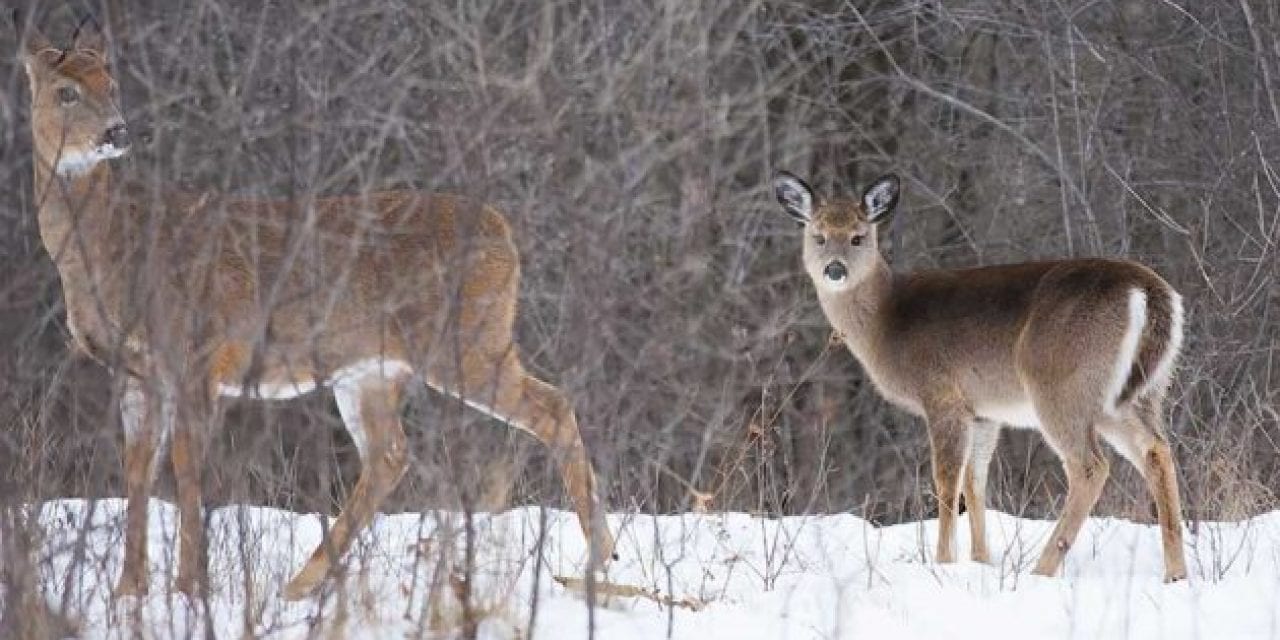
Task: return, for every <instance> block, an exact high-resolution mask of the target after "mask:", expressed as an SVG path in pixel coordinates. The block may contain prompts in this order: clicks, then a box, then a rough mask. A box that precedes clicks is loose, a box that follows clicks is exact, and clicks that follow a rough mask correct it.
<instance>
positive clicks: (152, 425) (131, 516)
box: [115, 377, 173, 598]
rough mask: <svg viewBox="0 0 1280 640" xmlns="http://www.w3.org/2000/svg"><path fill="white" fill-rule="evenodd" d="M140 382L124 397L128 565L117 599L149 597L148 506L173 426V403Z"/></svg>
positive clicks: (130, 383)
mask: <svg viewBox="0 0 1280 640" xmlns="http://www.w3.org/2000/svg"><path fill="white" fill-rule="evenodd" d="M158 391H159V390H157V389H152V390H150V391H148V390H146V389H145V387H144V383H143V382H142V381H140V380H138V379H137V378H132V377H130V378H128V379H126V380H125V388H124V393H123V395H122V396H121V397H120V418H121V420H120V421H121V423H122V426H123V427H124V477H125V491H126V496H127V503H126V507H125V534H124V564H123V567H122V568H121V570H120V580H119V582H117V583H116V589H115V597H117V598H120V597H125V596H137V595H144V594H146V593H147V505H148V502H149V498H150V495H151V483H152V481H153V480H154V479H155V474H156V457H157V454H158V453H159V451H160V449H161V448H163V447H164V441H165V438H166V437H167V436H168V433H169V429H171V428H172V426H173V402H172V399H169V398H166V397H164V395H163V394H162V393H159V392H158Z"/></svg>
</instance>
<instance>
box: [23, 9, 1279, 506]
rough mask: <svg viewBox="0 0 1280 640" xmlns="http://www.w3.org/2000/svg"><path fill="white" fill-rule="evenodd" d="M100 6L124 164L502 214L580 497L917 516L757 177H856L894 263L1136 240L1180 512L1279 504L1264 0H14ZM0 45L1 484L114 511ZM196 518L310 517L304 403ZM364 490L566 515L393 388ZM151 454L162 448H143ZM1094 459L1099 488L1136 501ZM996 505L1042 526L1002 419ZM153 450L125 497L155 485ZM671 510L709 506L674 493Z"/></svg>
mask: <svg viewBox="0 0 1280 640" xmlns="http://www.w3.org/2000/svg"><path fill="white" fill-rule="evenodd" d="M22 6H23V8H24V9H25V10H26V11H27V13H28V14H29V15H30V14H34V16H35V17H34V23H35V24H37V25H39V26H40V27H41V29H42V30H43V31H44V32H45V33H46V34H47V35H49V36H50V37H51V38H53V39H54V40H55V42H61V43H66V42H67V41H68V39H69V37H70V33H71V31H72V30H73V28H74V26H75V24H76V23H77V22H78V20H79V18H80V17H81V16H82V15H85V14H88V13H92V14H93V15H95V16H97V17H98V19H99V20H100V21H101V22H103V24H104V25H105V26H106V27H107V28H108V30H109V32H110V35H111V38H112V41H113V52H112V53H113V57H114V59H113V64H114V69H115V75H116V78H117V79H118V80H119V82H120V85H121V92H122V101H123V105H122V106H123V107H124V110H125V114H126V118H127V119H128V121H129V124H130V127H131V130H132V132H133V133H134V135H135V139H139V142H137V143H136V144H135V147H134V149H133V150H132V152H131V153H130V154H129V155H128V156H127V157H126V158H124V159H122V160H119V161H116V165H117V166H118V168H119V171H120V172H122V173H123V174H125V175H129V176H132V177H135V178H142V179H145V180H151V181H155V182H156V183H157V184H161V183H162V184H164V185H170V186H171V188H173V189H185V190H192V191H202V190H218V191H223V192H231V193H236V194H242V195H255V196H271V197H298V196H300V195H306V194H341V193H352V192H356V191H359V190H362V189H364V190H367V189H371V188H383V187H400V186H413V187H419V188H424V189H431V190H446V191H452V192H460V193H465V194H469V195H473V196H476V197H479V198H482V199H484V200H487V201H489V202H492V203H494V204H496V205H498V206H499V208H501V209H502V210H503V211H504V212H505V213H506V214H507V215H508V217H509V218H510V220H511V222H512V224H513V226H514V228H515V229H516V241H517V244H518V245H519V247H520V249H521V251H522V260H523V268H524V277H523V281H522V286H521V289H520V304H521V313H520V317H519V320H518V336H519V344H520V345H521V348H522V350H523V353H524V354H525V356H526V359H527V362H529V363H530V366H531V367H532V368H533V369H534V370H535V371H536V372H537V373H538V374H539V375H540V376H541V377H544V378H546V379H548V380H551V381H553V382H555V383H556V384H558V385H560V386H561V387H562V388H563V389H565V390H566V391H567V392H568V393H569V394H570V396H571V397H572V398H573V401H574V404H575V405H576V408H577V413H578V417H579V422H580V423H581V425H582V429H583V433H584V437H585V438H586V440H587V445H588V448H589V450H590V452H591V454H592V457H593V458H594V460H595V461H596V463H597V465H598V467H597V468H598V471H599V473H600V475H601V479H602V481H603V486H604V487H605V488H606V490H607V500H608V503H609V505H610V509H611V510H614V511H627V510H638V511H642V512H672V511H681V510H688V509H690V508H692V507H694V506H697V503H699V502H705V501H706V500H707V499H708V498H709V499H710V502H709V504H708V507H709V508H710V509H714V510H747V511H754V512H760V513H764V514H794V513H829V512H841V511H852V512H855V513H858V514H860V515H864V516H867V517H869V518H872V519H873V520H877V521H881V522H894V521H900V520H903V519H912V518H919V517H923V516H928V515H931V514H932V513H933V512H934V507H933V502H932V500H931V499H930V498H929V495H930V489H929V486H930V484H929V480H928V478H929V473H928V460H929V456H928V448H927V439H926V436H925V432H924V429H923V428H922V425H920V424H919V423H918V421H917V420H916V419H914V418H911V417H909V416H907V415H906V414H904V413H903V412H901V411H898V410H895V409H892V408H890V407H889V406H888V405H887V404H886V403H885V402H883V401H882V400H880V399H879V398H878V397H877V395H876V394H875V393H874V390H872V389H871V388H870V386H869V385H868V384H867V383H866V381H865V379H864V378H863V376H862V374H861V372H860V369H859V367H858V366H857V364H856V362H855V361H854V360H853V358H852V356H850V355H849V354H848V353H847V351H845V350H844V349H843V348H841V347H834V348H833V347H828V336H829V334H830V329H829V327H828V326H827V324H826V322H825V320H824V319H823V317H822V315H821V311H820V310H819V308H818V305H817V303H816V298H815V296H814V293H813V291H812V288H811V285H810V284H809V282H808V281H807V279H806V277H805V276H804V274H803V272H802V271H801V268H800V259H799V252H800V240H799V237H798V234H797V230H796V228H795V225H794V224H793V223H791V222H790V221H789V220H788V219H787V218H786V217H785V216H784V215H782V214H781V213H780V211H779V210H778V208H777V206H776V205H775V203H774V201H773V198H772V195H771V193H770V192H769V187H768V185H769V178H770V176H771V175H772V174H773V172H774V171H775V170H778V169H783V168H785V169H789V170H791V171H794V172H797V173H800V174H802V175H806V176H809V177H811V178H812V181H811V182H813V183H814V184H815V186H816V187H817V188H818V189H819V190H820V191H821V192H823V193H827V194H831V193H845V194H849V193H856V192H858V191H859V190H860V189H861V187H862V186H864V185H865V184H866V183H867V182H868V181H869V180H870V179H872V178H874V177H875V176H877V175H879V174H881V173H884V172H889V171H894V172H897V173H898V174H900V175H901V176H902V178H903V181H904V200H903V203H902V206H901V207H900V209H899V212H898V215H897V217H896V219H895V222H894V224H893V226H892V229H891V230H883V231H882V234H881V237H882V242H884V243H885V244H886V245H887V244H892V246H893V248H892V264H893V267H894V268H895V269H896V270H912V269H919V268H929V267H940V266H944V267H945V266H970V265H984V264H997V263H1001V262H1008V261H1022V260H1032V259H1037V258H1051V257H1066V256H1112V257H1126V258H1132V259H1135V260H1139V261H1142V262H1145V263H1147V264H1149V265H1151V266H1152V267H1154V268H1155V269H1156V270H1157V271H1159V272H1160V273H1161V274H1162V275H1163V276H1164V277H1165V278H1166V279H1168V280H1169V281H1170V282H1171V283H1172V284H1173V285H1174V286H1175V287H1176V288H1177V289H1179V290H1180V291H1181V292H1182V294H1183V295H1184V296H1185V299H1186V303H1187V310H1188V316H1189V320H1188V325H1187V329H1188V331H1187V341H1186V343H1185V355H1184V357H1183V359H1182V361H1181V362H1182V365H1181V367H1180V371H1179V374H1178V376H1177V382H1176V384H1175V386H1174V389H1173V393H1172V401H1171V403H1170V407H1171V408H1170V416H1169V418H1170V424H1171V430H1172V440H1173V443H1174V446H1175V453H1176V455H1177V457H1178V459H1179V461H1180V463H1181V477H1180V478H1179V480H1180V484H1181V486H1182V489H1183V493H1184V497H1185V503H1186V510H1187V516H1188V518H1189V519H1190V520H1191V521H1192V523H1193V526H1194V521H1195V520H1198V519H1229V518H1237V517H1241V516H1244V515H1246V514H1252V513H1255V512H1257V511H1260V510H1263V509H1268V508H1275V507H1277V506H1280V502H1278V501H1277V493H1276V492H1277V488H1280V414H1278V413H1277V408H1276V406H1277V403H1276V400H1277V397H1278V396H1280V379H1278V378H1280V371H1277V364H1278V363H1280V353H1278V349H1280V347H1278V346H1277V345H1280V323H1278V322H1277V320H1278V318H1277V316H1278V314H1280V286H1278V282H1277V278H1278V277H1280V266H1278V265H1280V262H1278V261H1277V259H1276V253H1277V250H1278V248H1280V247H1278V243H1280V173H1278V172H1277V163H1278V162H1280V92H1278V91H1277V89H1278V88H1280V87H1278V86H1277V84H1278V83H1280V40H1278V39H1277V36H1276V34H1277V33H1280V5H1277V4H1276V3H1275V2H1272V1H1270V0H1239V1H1238V2H1237V1H1212V2H1181V1H1174V0H1169V1H1164V2H1156V1H1145V0H1127V1H1115V2H1092V1H1081V0H1032V1H1029V2H1024V1H1022V0H970V1H963V0H957V1H948V2H935V1H908V2H866V1H859V2H834V1H833V2H826V1H815V2H783V1H763V0H762V1H750V0H733V1H729V0H704V1H699V2H688V1H686V0H642V1H641V0H596V1H589V2H572V1H567V0H554V1H547V2H539V3H527V2H519V1H515V0H479V1H472V0H456V1H439V2H402V1H398V0H378V1H376V2H366V1H364V0H359V1H357V0H336V1H334V2H305V3H290V2H268V3H259V2H228V1H216V0H163V1H150V0H138V1H129V2H110V1H108V2H101V3H100V2H76V1H70V2H65V3H63V2H36V3H26V4H24V5H22ZM17 50H18V44H17V39H16V37H15V35H14V32H13V31H12V29H6V30H5V31H4V32H3V35H0V51H2V52H5V54H4V55H3V56H2V57H0V184H3V185H4V188H3V189H0V273H3V274H4V275H3V277H2V278H0V416H2V420H0V500H3V502H4V503H5V504H7V505H10V506H13V505H20V504H24V503H31V502H33V501H39V500H42V499H47V498H52V497H58V496H80V497H95V496H119V495H122V492H123V483H122V479H121V448H122V436H121V431H120V427H119V417H118V413H117V411H116V410H115V408H114V406H113V404H112V396H113V389H116V390H117V391H118V387H116V386H115V385H113V384H112V378H111V376H110V374H109V373H108V372H107V371H106V370H104V369H103V368H101V367H99V366H97V365H95V364H94V363H92V362H89V361H85V360H81V359H77V358H75V357H73V356H72V355H71V354H70V353H69V350H68V348H67V342H68V334H67V329H66V326H65V316H64V311H63V308H62V300H61V292H60V289H59V281H58V277H57V274H56V272H55V270H54V268H53V264H52V261H51V259H50V257H49V255H48V254H47V253H46V251H45V249H44V248H43V246H42V245H41V243H40V241H39V236H38V234H37V228H36V216H35V208H34V206H33V203H32V195H31V194H32V187H31V177H32V166H31V162H32V158H31V144H30V132H29V119H28V118H29V114H28V110H29V103H28V100H29V96H28V93H27V87H26V79H25V76H24V74H23V71H22V69H21V66H20V65H19V64H18V63H17V59H16V55H13V54H15V53H16V52H17ZM231 406H232V409H231V411H230V412H229V414H228V416H227V419H226V421H225V425H224V427H223V429H222V431H221V432H220V433H219V434H217V436H216V438H215V441H214V444H213V447H212V450H211V451H210V454H209V457H208V459H209V469H208V480H207V483H206V504H207V505H209V506H216V505H218V504H225V503H252V504H263V505H273V506H280V507H284V508H288V509H293V510H300V511H319V512H334V511H335V510H336V507H337V505H338V503H339V501H340V500H341V499H342V497H343V496H345V494H346V492H347V491H348V489H349V487H350V486H351V484H352V483H353V481H354V478H355V473H356V472H357V470H358V466H359V465H358V460H357V458H356V454H355V449H354V447H353V446H352V444H351V443H350V441H349V440H348V439H347V436H346V435H345V433H344V432H343V429H342V426H341V422H340V421H339V419H338V417H337V412H336V410H335V408H334V407H333V404H332V400H331V399H330V397H329V396H328V395H327V394H317V395H314V396H311V397H307V398H304V399H299V400H294V401H287V402H274V403H247V402H240V401H234V402H233V404H232V405H231ZM407 412H408V415H407V417H406V426H407V428H408V430H409V432H410V443H411V448H412V452H413V453H412V463H411V467H410V471H409V473H408V474H407V476H406V478H405V480H404V482H403V483H402V485H401V487H400V488H399V490H397V491H396V493H395V494H394V495H393V496H392V498H391V499H390V501H389V502H388V504H387V505H386V506H385V509H384V510H387V511H400V510H405V511H421V510H429V509H434V508H448V509H476V510H489V509H499V508H504V507H507V506H510V505H515V504H527V503H541V504H548V505H562V504H564V501H565V499H564V497H563V493H562V490H561V488H560V485H559V481H558V478H557V476H556V474H555V472H554V469H553V466H552V465H550V464H549V461H548V460H547V456H546V454H545V452H544V450H543V449H542V447H541V446H539V445H538V444H537V443H536V442H534V441H533V440H531V439H529V438H528V437H526V436H524V435H522V434H518V433H515V432H513V431H511V430H509V429H506V428H505V427H502V426H501V425H500V424H498V423H496V422H494V421H492V420H490V419H488V418H486V417H484V416H482V415H480V414H478V413H476V412H474V411H470V410H466V409H465V407H464V406H463V405H462V404H461V403H460V402H458V401H455V400H452V399H448V398H445V397H444V396H441V395H439V394H436V393H434V392H431V391H428V390H426V389H421V390H420V391H419V392H416V393H415V394H414V395H413V397H412V398H411V399H410V402H409V407H408V409H407ZM165 466H167V465H165ZM1113 469H1115V471H1116V473H1115V474H1114V479H1113V482H1112V484H1111V485H1110V486H1109V488H1108V489H1107V490H1106V492H1105V493H1104V496H1103V500H1102V502H1101V503H1100V506H1099V509H1098V511H1099V512H1100V513H1104V514H1113V515H1120V516H1125V517H1130V518H1135V519H1139V520H1143V521H1149V520H1152V519H1153V512H1152V507H1151V506H1150V501H1149V500H1148V498H1147V495H1146V492H1145V489H1144V487H1143V486H1142V483H1141V482H1140V479H1139V478H1138V477H1137V475H1136V473H1134V472H1133V470H1132V469H1131V468H1129V467H1128V465H1115V467H1113ZM993 478H994V483H995V484H994V486H993V487H992V492H991V495H992V500H993V502H994V505H995V506H996V507H997V508H999V509H1001V510H1005V511H1009V512H1012V513H1017V514H1026V515H1033V516H1047V515H1051V514H1053V513H1055V512H1056V511H1055V509H1056V506H1057V501H1058V500H1060V499H1061V496H1062V495H1063V491H1064V482H1063V479H1062V477H1061V474H1060V470H1059V469H1058V465H1057V461H1056V458H1055V457H1054V456H1053V455H1052V453H1051V452H1049V451H1048V450H1047V449H1046V447H1045V445H1044V444H1043V443H1042V442H1041V441H1040V439H1039V437H1038V436H1035V435H1034V434H1028V433H1025V432H1013V433H1010V432H1006V433H1005V436H1004V440H1003V443H1002V445H1001V448H1000V452H999V454H998V457H997V461H996V468H995V473H994V474H993ZM171 492H172V480H171V478H170V476H169V474H168V471H167V469H166V470H165V471H162V472H161V475H160V480H159V482H158V485H157V494H158V495H159V496H160V497H164V498H167V497H169V496H171ZM704 494H705V495H704Z"/></svg>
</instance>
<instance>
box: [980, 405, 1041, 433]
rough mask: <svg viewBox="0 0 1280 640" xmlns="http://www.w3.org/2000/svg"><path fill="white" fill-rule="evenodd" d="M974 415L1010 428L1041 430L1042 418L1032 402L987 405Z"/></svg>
mask: <svg viewBox="0 0 1280 640" xmlns="http://www.w3.org/2000/svg"><path fill="white" fill-rule="evenodd" d="M974 413H975V414H976V415H977V416H978V417H979V418H982V419H984V420H990V421H992V422H999V423H1000V424H1003V425H1005V426H1008V427H1017V428H1020V429H1039V428H1040V416H1038V415H1036V410H1035V407H1033V406H1031V403H1030V402H1023V403H1019V404H1010V405H987V406H983V407H978V408H975V409H974Z"/></svg>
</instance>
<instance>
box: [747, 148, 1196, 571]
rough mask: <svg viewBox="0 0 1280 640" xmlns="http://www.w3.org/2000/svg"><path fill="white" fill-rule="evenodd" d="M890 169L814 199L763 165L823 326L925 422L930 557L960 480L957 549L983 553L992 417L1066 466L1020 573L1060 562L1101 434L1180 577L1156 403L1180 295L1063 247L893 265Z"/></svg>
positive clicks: (941, 557) (1176, 526) (947, 546)
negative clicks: (1021, 255) (888, 231)
mask: <svg viewBox="0 0 1280 640" xmlns="http://www.w3.org/2000/svg"><path fill="white" fill-rule="evenodd" d="M900 185H901V181H900V180H899V178H898V177H897V176H895V175H893V174H889V175H885V176H882V177H880V178H878V179H876V180H875V181H873V182H872V183H871V184H870V185H869V186H867V187H866V189H865V190H864V191H863V193H862V196H861V198H858V199H854V198H849V197H835V198H819V197H818V196H817V195H815V194H814V191H813V189H812V188H810V186H809V185H808V184H807V183H806V182H805V181H804V180H802V179H801V178H799V177H797V176H795V175H794V174H791V173H789V172H786V171H781V172H778V173H777V174H776V175H775V176H774V178H773V184H772V186H773V192H774V196H775V198H776V199H777V201H778V203H779V204H780V205H781V207H782V210H783V212H784V213H785V214H786V215H787V216H789V217H790V218H791V219H792V220H794V221H795V222H798V223H799V225H800V227H801V229H802V232H803V236H804V238H803V249H802V262H803V265H804V271H805V273H806V274H807V275H808V277H809V279H810V281H811V282H812V283H813V287H814V289H815V290H816V291H817V295H818V303H819V306H821V308H822V311H823V314H824V315H825V316H826V318H827V320H828V322H830V324H831V325H832V327H833V329H834V330H835V335H837V336H839V338H840V340H841V341H842V342H843V343H844V345H845V346H846V347H847V348H848V350H849V351H850V352H851V353H852V355H853V357H854V358H855V359H856V360H857V361H858V362H859V363H860V364H861V367H862V369H863V371H864V372H865V374H866V376H867V378H868V379H869V380H870V382H871V384H872V386H873V387H874V388H875V389H876V391H877V392H878V393H879V395H880V396H882V397H883V398H884V399H886V400H887V401H888V402H889V403H890V404H892V405H894V406H896V407H898V408H900V409H902V410H905V411H907V412H909V413H911V414H913V415H915V416H918V417H923V418H924V421H925V423H926V425H927V427H926V428H927V431H928V438H929V448H930V458H931V463H932V475H933V483H934V491H935V494H936V498H937V503H938V540H937V549H936V552H935V560H936V561H937V562H939V563H951V562H955V561H956V552H955V544H954V537H955V528H956V520H957V518H958V516H959V500H960V494H961V493H963V497H964V504H965V507H966V509H967V512H968V520H969V528H970V532H971V534H972V535H971V548H970V559H971V560H973V561H976V562H982V563H989V562H990V561H991V554H990V551H989V549H988V547H987V540H986V515H985V513H986V511H985V510H986V485H987V476H988V469H989V466H990V463H991V459H992V457H993V455H994V453H995V450H996V447H997V443H998V439H999V437H1000V431H1001V429H1002V428H1003V427H1009V428H1023V429H1033V430H1036V431H1039V432H1040V434H1041V435H1042V437H1043V438H1044V440H1045V441H1046V442H1047V443H1048V445H1049V447H1050V448H1051V449H1052V450H1053V451H1054V453H1056V454H1057V456H1058V458H1059V460H1060V461H1061V463H1062V466H1063V468H1064V470H1065V472H1066V478H1067V497H1066V501H1065V503H1064V505H1063V507H1062V513H1061V515H1060V517H1059V519H1058V521H1057V524H1056V525H1055V526H1054V528H1053V530H1052V533H1051V534H1050V536H1049V540H1048V543H1047V545H1046V547H1045V549H1044V550H1043V552H1042V553H1041V555H1040V557H1039V560H1038V561H1037V563H1036V565H1035V567H1034V569H1033V573H1034V574H1036V575H1040V576H1054V575H1057V573H1058V572H1059V569H1060V568H1061V566H1062V563H1063V559H1064V557H1065V556H1066V554H1067V551H1068V549H1069V548H1070V547H1071V544H1072V543H1073V542H1074V541H1075V538H1076V536H1077V534H1078V533H1079V531H1080V528H1081V526H1082V524H1083V522H1084V520H1085V518H1086V517H1087V516H1088V515H1089V513H1090V512H1091V511H1092V510H1093V508H1094V506H1095V504H1096V502H1097V500H1098V498H1099V496H1100V495H1101V493H1102V489H1103V485H1104V484H1105V483H1106V480H1107V476H1108V473H1109V470H1110V463H1109V461H1108V459H1107V455H1106V452H1105V451H1104V450H1103V448H1102V445H1101V441H1105V442H1107V443H1108V444H1110V445H1111V446H1112V447H1113V448H1114V449H1116V450H1117V451H1118V452H1119V453H1120V454H1121V455H1122V456H1123V457H1124V458H1126V459H1127V460H1128V461H1130V462H1131V463H1132V464H1133V465H1134V466H1136V467H1137V468H1138V470H1139V471H1140V472H1141V474H1142V476H1143V478H1144V479H1145V481H1146V484H1147V487H1148V489H1149V491H1150V492H1151V495H1152V496H1153V498H1154V500H1155V504H1156V511H1157V519H1158V521H1159V527H1160V532H1161V542H1162V545H1163V550H1164V565H1165V573H1164V580H1165V581H1166V582H1174V581H1177V580H1182V579H1185V578H1186V577H1187V569H1186V561H1185V559H1184V557H1183V547H1182V522H1181V520H1182V515H1181V504H1180V499H1179V496H1178V485H1177V470H1176V468H1175V466H1174V459H1173V454H1172V450H1171V448H1170V445H1169V440H1168V436H1167V433H1166V425H1165V423H1164V404H1165V400H1166V396H1167V394H1168V390H1169V387H1170V383H1171V380H1172V376H1173V371H1174V366H1175V363H1176V360H1177V358H1178V355H1179V352H1180V350H1181V347H1182V332H1183V310H1182V298H1181V296H1180V295H1179V294H1178V293H1177V292H1176V291H1175V290H1174V289H1173V287H1171V286H1170V285H1169V284H1168V283H1167V282H1165V280H1164V279H1162V278H1161V277H1160V276H1159V275H1157V274H1156V273H1155V272H1154V271H1152V270H1151V269H1149V268H1148V267H1146V266H1143V265H1142V264H1139V263H1136V262H1132V261H1128V260H1115V259H1070V260H1057V261H1041V262H1027V263H1021V264H1004V265H995V266H985V267H977V268H967V269H954V270H946V269H934V270H921V271H916V272H913V273H895V272H894V271H893V270H892V269H891V268H890V266H889V264H888V262H887V261H886V260H885V257H884V256H883V255H882V254H881V252H880V249H879V244H878V240H877V236H876V231H877V230H878V229H879V228H880V227H881V226H882V225H883V224H884V223H885V222H886V221H887V220H889V219H890V217H891V215H892V214H893V212H894V209H895V207H896V206H897V203H898V199H899V195H900V193H899V191H900Z"/></svg>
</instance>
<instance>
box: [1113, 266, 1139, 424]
mask: <svg viewBox="0 0 1280 640" xmlns="http://www.w3.org/2000/svg"><path fill="white" fill-rule="evenodd" d="M1146 326H1147V293H1146V292H1145V291H1143V290H1141V289H1136V288H1135V289H1131V290H1130V291H1129V323H1128V325H1127V326H1125V329H1124V338H1123V339H1122V340H1120V348H1119V349H1117V350H1116V363H1115V368H1114V369H1113V370H1112V372H1111V384H1110V385H1108V387H1107V401H1106V404H1105V405H1104V406H1105V410H1106V412H1107V413H1108V414H1111V415H1115V412H1116V409H1117V408H1118V407H1117V406H1116V403H1117V402H1118V401H1119V400H1120V392H1121V391H1123V390H1124V384H1125V383H1126V382H1128V381H1129V374H1130V373H1132V372H1133V363H1134V362H1135V360H1136V359H1137V357H1138V346H1139V345H1140V344H1141V343H1142V331H1143V329H1145V328H1146Z"/></svg>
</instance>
